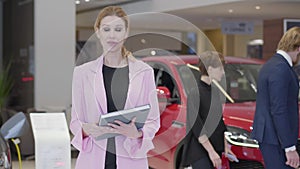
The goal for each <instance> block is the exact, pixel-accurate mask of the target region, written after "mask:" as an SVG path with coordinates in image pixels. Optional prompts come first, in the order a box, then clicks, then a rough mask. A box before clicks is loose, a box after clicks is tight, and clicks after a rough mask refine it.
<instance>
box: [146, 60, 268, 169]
mask: <svg viewBox="0 0 300 169" xmlns="http://www.w3.org/2000/svg"><path fill="white" fill-rule="evenodd" d="M143 61H145V62H146V63H148V64H149V65H150V66H151V67H152V68H153V69H154V74H155V82H156V86H157V94H158V99H159V106H160V113H161V127H160V129H159V131H158V133H157V134H156V136H155V138H154V140H153V142H154V145H155V148H154V149H153V150H151V151H149V153H148V156H149V157H148V160H149V165H150V167H151V168H155V169H178V168H179V164H180V159H181V153H182V140H183V138H184V136H185V134H186V104H187V92H189V90H190V89H191V88H192V87H194V86H195V77H199V71H198V70H196V69H195V67H194V66H196V64H197V63H198V57H197V56H193V55H187V56H151V57H145V58H143ZM225 62H226V64H225V67H224V69H225V76H226V86H227V93H228V94H229V95H230V96H231V97H232V98H233V99H234V101H235V102H234V103H231V102H229V101H227V102H226V103H225V105H224V112H223V119H224V122H225V124H226V126H227V129H228V131H227V132H226V133H225V138H226V139H227V141H228V142H229V143H230V144H231V149H232V151H233V152H234V153H235V154H236V155H237V158H238V159H239V162H238V163H235V162H231V163H230V164H229V165H227V164H228V163H229V162H228V161H226V159H225V160H224V159H223V162H224V165H223V168H224V169H226V168H230V169H236V168H249V169H250V168H251V169H253V168H264V167H263V160H262V156H261V153H260V151H259V149H258V144H257V142H256V141H255V140H253V139H251V138H250V132H251V130H252V128H251V126H252V122H253V117H254V110H255V98H256V82H257V76H258V72H259V70H260V68H261V66H262V64H263V63H264V61H262V60H257V59H249V58H240V57H225Z"/></svg>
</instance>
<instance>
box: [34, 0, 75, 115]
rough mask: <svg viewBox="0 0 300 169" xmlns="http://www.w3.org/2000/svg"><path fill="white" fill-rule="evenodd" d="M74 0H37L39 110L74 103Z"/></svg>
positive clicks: (37, 86) (36, 66)
mask: <svg viewBox="0 0 300 169" xmlns="http://www.w3.org/2000/svg"><path fill="white" fill-rule="evenodd" d="M75 7H76V5H75V3H74V0H63V1H62V0H51V1H45V0H34V54H35V84H34V86H35V92H34V103H35V104H34V106H35V108H37V109H48V110H49V109H54V110H60V109H64V108H66V106H69V105H70V104H71V84H72V73H73V68H74V63H75Z"/></svg>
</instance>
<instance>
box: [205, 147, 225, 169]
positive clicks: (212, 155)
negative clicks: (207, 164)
mask: <svg viewBox="0 0 300 169" xmlns="http://www.w3.org/2000/svg"><path fill="white" fill-rule="evenodd" d="M208 156H209V159H210V161H211V162H212V163H213V165H214V167H215V168H220V167H222V160H221V158H220V156H219V155H218V153H217V152H216V151H214V150H213V151H209V152H208Z"/></svg>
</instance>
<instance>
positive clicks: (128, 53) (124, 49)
mask: <svg viewBox="0 0 300 169" xmlns="http://www.w3.org/2000/svg"><path fill="white" fill-rule="evenodd" d="M121 53H122V56H123V57H125V58H127V57H129V56H132V53H131V52H130V51H129V50H127V49H126V48H125V46H122V50H121Z"/></svg>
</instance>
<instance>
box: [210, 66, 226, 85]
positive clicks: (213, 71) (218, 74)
mask: <svg viewBox="0 0 300 169" xmlns="http://www.w3.org/2000/svg"><path fill="white" fill-rule="evenodd" d="M207 73H208V75H209V77H210V78H211V79H215V80H217V81H218V82H220V81H221V80H222V77H223V76H224V69H223V67H222V66H221V67H216V68H214V67H212V66H209V67H208V71H207Z"/></svg>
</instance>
